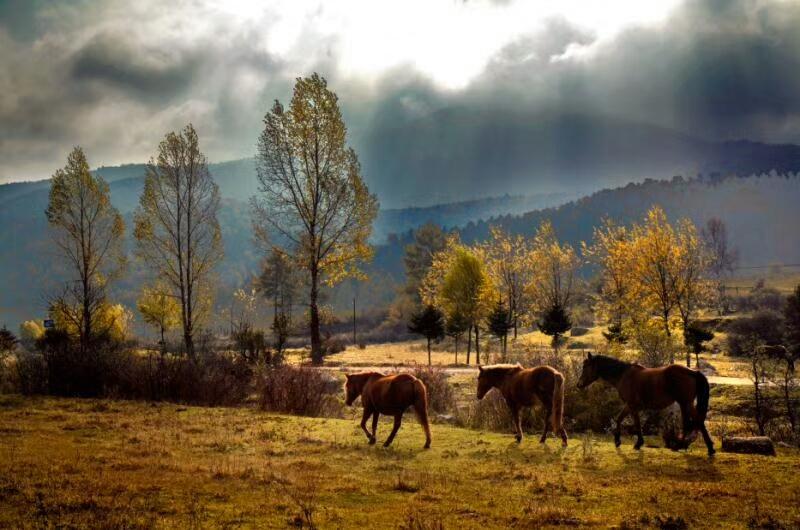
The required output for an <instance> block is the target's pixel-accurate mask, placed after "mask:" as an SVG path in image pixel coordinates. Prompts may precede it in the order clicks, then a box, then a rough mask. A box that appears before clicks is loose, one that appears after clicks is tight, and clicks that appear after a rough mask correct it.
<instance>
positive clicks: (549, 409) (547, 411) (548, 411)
mask: <svg viewBox="0 0 800 530" xmlns="http://www.w3.org/2000/svg"><path fill="white" fill-rule="evenodd" d="M543 403H544V432H543V433H542V437H541V438H540V439H539V443H544V442H545V441H546V440H547V433H548V432H549V431H550V416H551V415H552V414H553V404H552V403H550V402H548V401H543Z"/></svg>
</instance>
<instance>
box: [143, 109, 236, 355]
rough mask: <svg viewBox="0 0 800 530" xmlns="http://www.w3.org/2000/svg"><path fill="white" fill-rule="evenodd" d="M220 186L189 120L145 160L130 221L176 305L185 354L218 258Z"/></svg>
mask: <svg viewBox="0 0 800 530" xmlns="http://www.w3.org/2000/svg"><path fill="white" fill-rule="evenodd" d="M219 206H220V196H219V188H218V187H217V185H216V183H215V182H214V179H213V178H212V176H211V173H209V171H208V161H207V160H206V157H205V155H203V153H202V152H201V151H200V146H199V141H198V137H197V132H196V131H195V129H194V127H192V125H191V124H189V125H188V126H186V127H185V128H184V129H183V131H181V132H180V133H175V132H171V133H169V134H167V135H166V137H165V138H164V140H162V141H161V143H159V144H158V150H157V153H156V156H155V158H151V159H150V162H149V163H148V164H147V169H146V173H145V180H144V190H143V191H142V195H141V197H140V198H139V207H138V208H137V209H136V212H135V215H134V221H135V224H136V229H135V236H136V243H137V245H136V251H137V254H138V255H139V257H140V258H141V259H142V261H143V262H144V264H145V266H147V267H148V268H149V269H150V271H151V272H152V273H153V275H154V276H155V277H157V278H159V279H161V280H162V281H163V282H164V285H165V286H166V287H167V288H168V290H169V293H168V294H169V295H170V296H173V297H174V298H175V299H176V300H177V301H178V304H179V306H180V315H181V327H182V330H183V342H184V347H185V349H186V353H187V354H188V355H189V356H190V357H192V356H194V337H195V334H196V332H197V330H198V328H199V325H200V324H201V323H202V321H203V318H204V317H205V316H206V315H207V313H208V312H209V310H210V306H211V293H212V285H211V284H212V281H213V273H214V268H215V266H216V265H217V263H219V261H220V260H221V259H222V233H221V231H220V227H219V222H218V221H217V213H218V211H219Z"/></svg>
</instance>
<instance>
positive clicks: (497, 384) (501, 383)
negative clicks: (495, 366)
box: [492, 368, 519, 392]
mask: <svg viewBox="0 0 800 530" xmlns="http://www.w3.org/2000/svg"><path fill="white" fill-rule="evenodd" d="M518 373H519V369H517V368H509V369H508V370H505V371H503V372H501V373H500V374H498V377H497V378H496V379H494V381H492V386H493V387H494V388H496V389H498V390H500V391H501V392H502V391H503V389H504V388H505V386H506V385H508V384H509V383H511V381H512V379H513V378H514V375H516V374H518Z"/></svg>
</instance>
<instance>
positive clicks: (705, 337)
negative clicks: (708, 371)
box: [683, 323, 714, 369]
mask: <svg viewBox="0 0 800 530" xmlns="http://www.w3.org/2000/svg"><path fill="white" fill-rule="evenodd" d="M713 338H714V332H712V331H709V330H706V329H703V328H702V327H700V326H699V325H698V324H697V323H693V324H690V325H688V326H686V327H685V328H684V329H683V343H684V344H685V345H686V348H687V351H689V352H691V353H694V356H695V367H696V368H698V369H699V368H700V353H701V352H703V351H705V350H706V347H705V343H706V342H708V341H710V340H711V339H713Z"/></svg>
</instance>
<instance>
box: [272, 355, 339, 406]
mask: <svg viewBox="0 0 800 530" xmlns="http://www.w3.org/2000/svg"><path fill="white" fill-rule="evenodd" d="M257 377H258V381H257V392H258V399H259V406H260V407H261V408H262V409H263V410H268V411H271V412H285V413H289V414H297V415H301V416H334V417H337V416H341V403H340V402H339V401H338V400H337V399H336V394H337V393H338V392H340V391H341V388H342V386H341V384H340V383H339V382H338V381H337V380H336V379H335V378H334V377H333V376H331V375H330V374H328V373H326V372H324V371H322V370H317V369H314V368H306V367H296V366H289V365H285V366H278V367H270V368H265V369H264V370H263V371H262V372H261V373H260V374H258V376H257Z"/></svg>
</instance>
